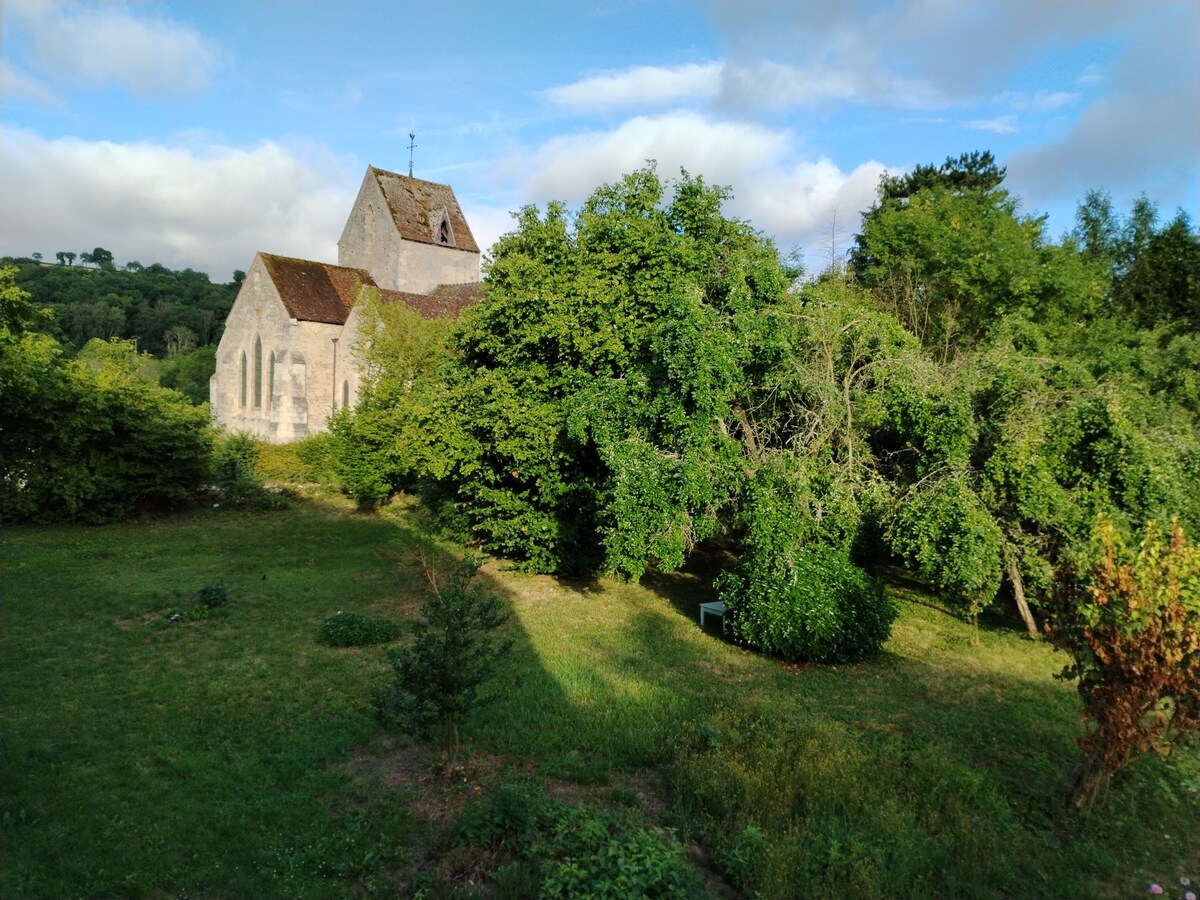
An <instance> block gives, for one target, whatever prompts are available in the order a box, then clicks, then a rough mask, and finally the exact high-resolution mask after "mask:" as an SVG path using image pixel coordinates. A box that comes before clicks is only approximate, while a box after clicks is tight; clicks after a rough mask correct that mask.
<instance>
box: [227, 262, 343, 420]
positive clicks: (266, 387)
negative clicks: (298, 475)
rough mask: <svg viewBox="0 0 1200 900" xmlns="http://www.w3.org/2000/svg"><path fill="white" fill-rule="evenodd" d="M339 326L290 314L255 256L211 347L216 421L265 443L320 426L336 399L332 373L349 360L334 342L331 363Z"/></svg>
mask: <svg viewBox="0 0 1200 900" xmlns="http://www.w3.org/2000/svg"><path fill="white" fill-rule="evenodd" d="M341 333H342V327H341V326H340V325H327V324H324V323H321V322H301V321H297V320H296V319H293V318H291V317H290V316H289V315H288V312H287V309H286V307H285V306H284V305H283V301H282V300H281V299H280V298H279V294H278V292H277V291H276V289H275V286H274V284H273V283H272V281H271V278H270V276H269V275H268V273H267V270H266V265H265V264H264V263H263V261H262V257H261V256H256V257H255V260H254V263H253V265H251V267H250V270H249V272H247V273H246V280H245V281H244V282H243V283H242V288H241V290H240V291H239V292H238V295H237V298H236V300H235V301H234V304H233V308H232V309H231V310H230V313H229V318H228V319H227V320H226V322H225V332H224V334H223V335H222V336H221V342H220V344H219V345H218V347H217V369H216V374H215V375H213V377H212V380H211V381H210V383H209V397H210V402H211V405H212V414H213V419H214V421H215V423H216V424H217V425H218V426H222V427H224V428H226V429H228V430H229V431H231V432H238V431H246V432H249V433H250V434H252V435H254V436H255V437H256V438H259V439H260V440H265V441H270V442H272V443H287V442H289V441H296V440H300V439H301V438H304V437H307V436H308V435H310V434H314V433H317V432H321V431H325V430H326V427H327V421H328V419H329V415H330V413H331V411H332V408H333V407H332V403H333V399H334V397H335V395H336V396H338V398H339V399H340V394H336V393H335V392H337V391H340V390H341V387H340V384H341V383H340V381H338V380H337V379H338V377H339V373H344V372H345V371H346V370H347V369H348V365H349V361H346V363H345V364H344V363H343V360H342V358H341V357H342V352H341V351H342V348H341V347H339V348H338V356H339V358H338V361H337V369H338V371H335V370H334V362H333V356H334V343H333V340H332V339H333V338H338V339H339V341H340V340H341ZM243 354H244V359H245V366H244V369H243V363H242V360H243ZM256 362H257V366H258V374H257V375H256V374H255V369H256ZM243 379H244V386H243ZM256 388H257V391H256Z"/></svg>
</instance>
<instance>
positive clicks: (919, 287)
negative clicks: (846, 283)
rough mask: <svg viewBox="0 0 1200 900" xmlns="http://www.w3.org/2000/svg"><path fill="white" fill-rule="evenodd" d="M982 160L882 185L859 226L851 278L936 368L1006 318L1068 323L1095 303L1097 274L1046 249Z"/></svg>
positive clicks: (1035, 226)
mask: <svg viewBox="0 0 1200 900" xmlns="http://www.w3.org/2000/svg"><path fill="white" fill-rule="evenodd" d="M1003 176H1004V170H1003V169H997V168H996V167H995V166H994V163H992V162H991V161H990V156H989V157H987V159H983V158H982V157H978V156H971V155H968V156H964V157H962V158H960V160H958V161H954V160H947V163H946V165H944V166H943V167H941V169H938V170H935V169H933V168H932V167H931V166H925V167H918V170H916V172H915V173H914V176H910V177H908V178H902V179H889V178H886V177H885V179H884V180H883V182H882V183H881V186H880V193H879V200H878V202H877V203H876V205H875V206H874V207H873V208H872V209H870V210H868V211H867V213H865V214H864V216H863V223H862V232H861V234H859V235H858V236H857V245H856V248H855V251H854V256H853V269H854V272H855V274H856V276H857V277H858V279H859V280H860V281H861V282H862V283H863V284H864V285H866V286H867V287H869V288H870V289H871V290H872V291H873V292H874V293H875V295H876V297H877V298H878V299H879V301H880V302H881V303H883V304H884V305H885V306H886V307H887V308H889V309H891V310H892V311H893V312H894V313H895V315H896V316H897V317H898V318H899V319H900V321H901V322H902V323H903V324H904V325H905V327H907V328H908V329H909V330H910V331H912V332H913V334H915V335H917V337H918V338H920V340H921V342H922V344H923V345H924V346H925V347H926V348H928V349H929V350H930V351H932V352H933V353H935V354H936V355H937V357H938V358H939V359H941V360H943V361H948V360H950V359H953V358H954V356H956V355H957V354H958V353H960V352H962V351H964V350H968V349H970V348H972V347H974V346H977V345H978V344H979V343H980V342H981V341H982V340H983V339H984V338H985V337H986V336H987V334H988V332H989V330H990V328H991V327H992V325H993V324H994V323H996V322H999V321H1001V320H1003V319H1004V318H1006V317H1007V316H1009V315H1013V314H1017V313H1019V314H1022V315H1025V316H1027V317H1029V318H1031V319H1034V320H1036V321H1039V322H1055V323H1063V322H1075V321H1079V320H1081V319H1083V318H1085V317H1087V316H1089V315H1090V314H1092V313H1093V312H1094V311H1095V310H1096V309H1097V308H1098V306H1099V303H1100V300H1101V297H1102V294H1103V281H1102V279H1101V278H1100V277H1099V275H1098V274H1097V272H1096V270H1095V269H1094V268H1093V267H1091V266H1089V265H1088V264H1087V263H1086V261H1085V260H1084V259H1083V258H1082V257H1081V256H1080V255H1079V254H1078V253H1077V252H1075V251H1074V249H1073V248H1071V247H1060V246H1056V245H1053V244H1050V243H1048V242H1047V241H1046V240H1045V237H1044V234H1043V226H1044V221H1043V220H1042V219H1041V218H1037V217H1031V216H1022V215H1021V214H1020V203H1019V201H1018V200H1017V199H1016V198H1015V197H1013V196H1012V195H1010V194H1009V193H1008V192H1007V191H1006V190H1005V189H1004V188H1003V187H1001V182H1002V179H1003Z"/></svg>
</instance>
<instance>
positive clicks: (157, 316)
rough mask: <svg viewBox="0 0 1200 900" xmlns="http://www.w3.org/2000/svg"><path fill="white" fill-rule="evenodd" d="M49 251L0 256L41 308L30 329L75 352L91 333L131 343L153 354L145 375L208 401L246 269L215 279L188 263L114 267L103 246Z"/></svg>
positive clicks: (141, 351) (1, 263)
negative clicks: (48, 257) (44, 255)
mask: <svg viewBox="0 0 1200 900" xmlns="http://www.w3.org/2000/svg"><path fill="white" fill-rule="evenodd" d="M55 257H56V259H57V262H56V263H47V262H44V261H43V260H42V259H41V254H34V255H33V256H32V257H26V258H13V257H4V258H0V266H7V265H12V266H16V268H17V272H16V283H17V286H18V287H20V288H21V289H22V290H24V291H26V292H27V293H28V294H29V300H30V302H31V303H32V305H33V306H34V307H36V308H37V309H39V310H44V311H46V313H47V315H44V316H40V317H39V318H38V319H37V320H36V322H34V323H32V325H31V328H33V329H34V330H37V331H42V332H46V333H48V334H51V335H53V336H54V337H55V338H56V339H57V340H58V342H59V343H60V344H62V345H63V346H64V347H65V348H67V349H68V350H74V351H79V350H82V349H83V348H84V347H85V345H86V344H87V343H88V341H90V340H92V339H95V338H98V339H100V340H103V341H113V340H124V341H130V342H131V343H132V344H133V349H134V351H135V352H136V353H138V354H149V355H150V356H153V357H154V358H155V359H156V360H157V362H156V363H152V362H147V363H146V364H145V365H144V366H143V369H145V373H144V374H145V375H146V376H147V377H149V378H151V380H157V381H158V382H159V383H161V384H162V385H163V386H165V387H172V388H175V389H176V390H178V391H180V392H181V393H182V394H184V395H185V396H186V397H187V398H188V399H189V400H191V401H192V402H193V403H197V404H199V403H203V402H205V401H206V400H207V399H208V380H209V378H210V377H211V376H212V374H213V371H214V369H215V367H216V345H217V342H218V341H219V340H220V339H221V332H222V330H223V329H224V327H225V318H226V317H227V316H228V315H229V310H230V308H232V306H233V301H234V298H235V297H236V296H237V292H238V288H239V287H240V286H241V283H242V280H243V279H244V278H245V273H244V272H242V271H240V270H239V271H235V272H234V273H233V280H232V281H230V282H228V283H226V284H214V283H213V282H212V281H210V280H209V277H208V276H207V275H206V274H204V273H203V272H196V271H193V270H192V269H184V270H182V271H174V270H172V269H168V268H167V267H166V266H163V265H160V264H158V263H154V264H153V265H149V266H143V265H142V264H141V263H140V262H136V261H134V262H129V263H126V264H125V265H124V266H117V265H116V264H115V263H114V261H113V255H112V253H110V252H109V251H108V250H105V249H104V248H103V247H97V248H96V249H95V250H93V251H91V252H88V253H81V254H76V253H73V252H72V253H68V252H65V251H60V252H59V253H56V254H55ZM76 259H78V260H79V261H80V262H79V263H78V264H76V262H75V261H76ZM143 358H144V357H143Z"/></svg>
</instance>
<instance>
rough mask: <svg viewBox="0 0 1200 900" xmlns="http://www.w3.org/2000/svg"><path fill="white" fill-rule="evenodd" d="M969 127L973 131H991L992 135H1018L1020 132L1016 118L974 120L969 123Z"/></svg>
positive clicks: (999, 117)
mask: <svg viewBox="0 0 1200 900" xmlns="http://www.w3.org/2000/svg"><path fill="white" fill-rule="evenodd" d="M967 127H968V128H970V129H971V130H972V131H990V132H991V133H992V134H1016V133H1017V131H1019V130H1020V129H1018V128H1017V117H1016V116H998V117H996V118H994V119H972V120H971V121H969V122H967Z"/></svg>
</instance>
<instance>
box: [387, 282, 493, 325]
mask: <svg viewBox="0 0 1200 900" xmlns="http://www.w3.org/2000/svg"><path fill="white" fill-rule="evenodd" d="M482 296H483V285H482V284H480V283H479V282H478V281H471V282H467V283H465V284H439V285H438V286H437V287H436V288H434V289H433V292H432V293H429V294H410V293H408V292H407V291H380V292H379V298H380V299H381V300H382V301H383V302H384V303H403V304H404V305H405V306H408V307H409V308H411V309H413V310H416V311H417V312H419V313H420V314H421V315H422V316H423V317H425V318H426V319H441V318H450V319H457V318H458V316H459V313H461V312H462V311H463V310H464V309H466V308H467V307H468V306H470V305H471V304H472V303H474V302H475V301H476V300H478V299H479V298H480V297H482Z"/></svg>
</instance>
